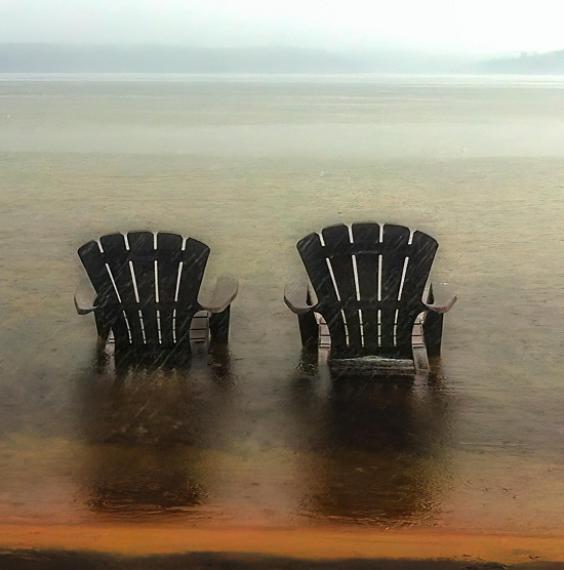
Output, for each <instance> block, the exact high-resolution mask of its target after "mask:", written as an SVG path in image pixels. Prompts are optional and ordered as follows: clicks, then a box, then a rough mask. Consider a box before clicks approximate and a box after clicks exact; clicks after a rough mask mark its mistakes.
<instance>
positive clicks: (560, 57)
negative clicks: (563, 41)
mask: <svg viewBox="0 0 564 570" xmlns="http://www.w3.org/2000/svg"><path fill="white" fill-rule="evenodd" d="M480 68H481V70H482V71H486V72H490V73H531V74H533V73H538V74H559V73H564V50H560V51H551V52H548V53H522V54H521V55H520V56H518V57H508V58H499V59H492V60H490V61H486V62H484V63H483V64H481V66H480Z"/></svg>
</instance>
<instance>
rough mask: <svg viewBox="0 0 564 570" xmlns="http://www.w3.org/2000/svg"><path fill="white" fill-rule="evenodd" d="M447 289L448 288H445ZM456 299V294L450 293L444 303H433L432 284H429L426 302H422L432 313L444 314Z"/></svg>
mask: <svg viewBox="0 0 564 570" xmlns="http://www.w3.org/2000/svg"><path fill="white" fill-rule="evenodd" d="M447 290H448V288H447ZM457 300H458V297H457V296H456V295H451V297H450V299H449V300H448V301H447V302H446V303H435V294H434V291H433V285H431V286H430V287H429V294H428V296H427V302H426V303H425V302H423V304H424V305H425V307H427V309H428V310H429V311H431V312H433V313H440V314H444V313H448V312H449V311H450V310H451V309H452V307H453V306H454V304H455V303H456V301H457Z"/></svg>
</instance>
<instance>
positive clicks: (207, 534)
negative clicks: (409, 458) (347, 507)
mask: <svg viewBox="0 0 564 570" xmlns="http://www.w3.org/2000/svg"><path fill="white" fill-rule="evenodd" d="M0 547H2V548H6V549H30V548H38V549H56V550H57V549H63V550H75V551H80V550H86V551H98V552H106V553H119V554H129V555H148V554H172V553H182V552H204V551H208V552H220V553H226V552H231V553H260V554H267V555H275V556H276V555H277V556H290V557H296V558H315V559H329V558H414V559H432V558H450V559H473V560H478V559H482V560H495V561H498V562H504V563H518V562H528V561H530V560H534V559H542V560H552V561H557V562H564V537H563V536H523V535H507V534H495V535H491V534H490V535H480V534H467V533H453V532H441V531H415V530H401V531H381V530H367V529H360V530H359V529H351V528H350V527H349V528H335V527H331V528H325V529H322V528H315V529H313V528H300V529H260V528H244V529H242V528H224V529H217V528H214V529H209V528H186V527H178V526H169V525H165V526H163V525H160V526H158V527H155V526H150V525H144V524H137V525H119V524H111V525H105V526H104V525H83V524H81V525H52V526H33V525H2V524H0Z"/></svg>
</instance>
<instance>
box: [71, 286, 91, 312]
mask: <svg viewBox="0 0 564 570" xmlns="http://www.w3.org/2000/svg"><path fill="white" fill-rule="evenodd" d="M74 306H75V308H76V312H77V313H78V314H79V315H87V314H88V313H92V312H93V311H95V310H96V291H94V289H92V287H91V286H90V285H89V284H88V283H86V282H82V283H80V284H79V285H78V287H77V288H76V291H75V292H74Z"/></svg>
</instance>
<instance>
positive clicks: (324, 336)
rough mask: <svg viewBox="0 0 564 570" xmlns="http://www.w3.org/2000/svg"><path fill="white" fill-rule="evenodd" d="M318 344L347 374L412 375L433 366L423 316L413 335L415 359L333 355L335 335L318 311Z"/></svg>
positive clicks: (340, 372)
mask: <svg viewBox="0 0 564 570" xmlns="http://www.w3.org/2000/svg"><path fill="white" fill-rule="evenodd" d="M316 320H317V326H318V338H319V341H318V348H319V349H320V351H321V352H322V353H325V354H326V356H327V364H328V365H329V368H330V369H331V371H332V372H334V373H335V374H336V375H343V376H411V375H413V374H417V373H428V372H429V370H430V365H429V358H428V350H427V346H426V345H425V337H424V330H423V322H424V319H423V317H421V316H420V317H419V318H418V319H417V320H416V321H415V326H414V328H413V335H412V346H413V360H412V359H410V358H396V357H393V358H391V357H390V358H388V357H385V356H374V355H368V356H361V357H355V358H331V336H330V335H329V328H328V327H327V324H326V323H325V321H324V319H323V317H322V316H321V315H316Z"/></svg>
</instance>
